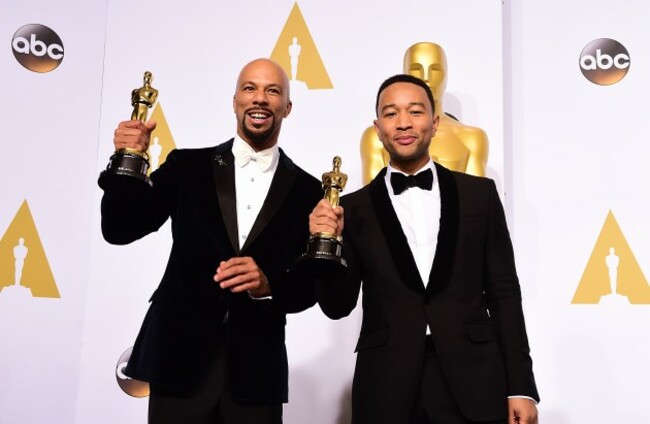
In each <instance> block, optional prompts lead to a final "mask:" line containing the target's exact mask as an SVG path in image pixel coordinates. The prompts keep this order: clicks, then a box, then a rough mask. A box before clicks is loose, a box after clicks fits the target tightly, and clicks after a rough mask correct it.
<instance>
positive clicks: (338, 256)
mask: <svg viewBox="0 0 650 424" xmlns="http://www.w3.org/2000/svg"><path fill="white" fill-rule="evenodd" d="M332 166H333V169H332V171H330V172H326V173H324V174H323V179H322V181H323V190H324V191H325V196H324V198H325V199H327V201H328V202H329V203H330V205H332V207H336V206H338V205H339V193H340V192H341V191H343V188H345V184H346V183H347V181H348V176H347V174H344V173H342V172H341V158H340V157H338V156H335V157H334V159H333V160H332ZM342 253H343V237H342V236H341V235H340V234H331V233H316V234H311V235H310V236H309V242H308V243H307V252H305V253H304V254H303V255H302V256H301V257H300V258H299V259H298V266H299V267H301V268H303V269H306V270H308V271H309V272H311V273H314V274H318V275H332V274H339V273H342V272H343V271H345V268H346V267H347V263H346V262H345V259H344V258H343V257H342Z"/></svg>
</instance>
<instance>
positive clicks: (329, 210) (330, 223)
mask: <svg viewBox="0 0 650 424" xmlns="http://www.w3.org/2000/svg"><path fill="white" fill-rule="evenodd" d="M343 226H344V225H343V208H342V207H341V206H337V207H335V208H333V207H332V205H330V203H329V202H328V201H327V200H326V199H321V201H320V202H318V204H317V205H316V207H315V208H314V210H313V211H312V212H311V214H309V232H310V233H311V234H316V233H328V234H341V233H342V232H343Z"/></svg>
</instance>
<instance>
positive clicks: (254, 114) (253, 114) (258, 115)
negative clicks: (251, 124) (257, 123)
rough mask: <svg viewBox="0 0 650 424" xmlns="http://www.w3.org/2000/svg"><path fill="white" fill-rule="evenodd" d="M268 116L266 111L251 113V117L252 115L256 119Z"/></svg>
mask: <svg viewBox="0 0 650 424" xmlns="http://www.w3.org/2000/svg"><path fill="white" fill-rule="evenodd" d="M267 116H268V115H267V114H265V113H251V117H252V118H255V119H264V118H266V117H267Z"/></svg>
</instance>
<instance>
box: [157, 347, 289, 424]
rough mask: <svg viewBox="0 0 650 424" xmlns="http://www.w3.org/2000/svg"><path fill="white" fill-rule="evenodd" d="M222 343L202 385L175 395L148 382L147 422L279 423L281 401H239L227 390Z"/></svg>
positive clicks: (173, 423)
mask: <svg viewBox="0 0 650 424" xmlns="http://www.w3.org/2000/svg"><path fill="white" fill-rule="evenodd" d="M225 351H226V349H225V346H224V345H223V344H222V346H221V347H220V349H219V354H218V355H217V357H216V358H215V361H214V364H213V367H212V370H211V372H210V374H209V375H208V376H207V377H206V379H205V381H204V382H203V384H202V385H201V387H200V388H199V389H198V390H197V391H196V392H195V393H194V394H192V395H189V396H174V395H170V394H169V393H168V392H166V391H164V390H160V389H158V388H157V387H156V386H155V385H151V395H150V397H149V424H282V404H281V403H278V404H251V403H241V402H238V401H237V400H235V399H233V398H232V397H231V396H230V393H229V392H228V390H227V383H226V378H225V364H226V354H225Z"/></svg>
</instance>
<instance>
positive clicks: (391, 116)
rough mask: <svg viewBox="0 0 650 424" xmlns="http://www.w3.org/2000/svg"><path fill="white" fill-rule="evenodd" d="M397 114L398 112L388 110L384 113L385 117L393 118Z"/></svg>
mask: <svg viewBox="0 0 650 424" xmlns="http://www.w3.org/2000/svg"><path fill="white" fill-rule="evenodd" d="M395 116H397V113H395V112H386V113H384V118H393V117H395Z"/></svg>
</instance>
